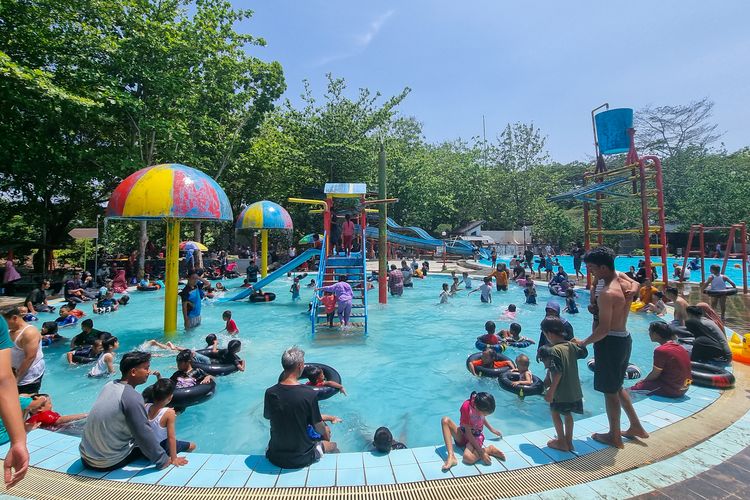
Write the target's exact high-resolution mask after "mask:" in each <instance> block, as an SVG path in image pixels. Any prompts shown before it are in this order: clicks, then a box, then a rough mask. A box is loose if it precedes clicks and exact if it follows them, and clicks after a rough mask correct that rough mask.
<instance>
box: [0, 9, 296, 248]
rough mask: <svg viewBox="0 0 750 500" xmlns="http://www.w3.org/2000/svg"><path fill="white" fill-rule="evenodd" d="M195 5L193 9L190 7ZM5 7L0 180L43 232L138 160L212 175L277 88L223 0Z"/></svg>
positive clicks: (84, 207)
mask: <svg viewBox="0 0 750 500" xmlns="http://www.w3.org/2000/svg"><path fill="white" fill-rule="evenodd" d="M188 6H190V7H191V8H192V11H191V12H188V10H187V7H188ZM1 9H2V10H0V47H3V48H4V53H2V54H0V72H1V73H2V75H3V76H4V77H7V78H4V85H0V163H1V164H2V167H0V189H2V190H3V191H4V192H6V193H8V195H9V196H8V197H7V198H6V200H7V201H5V203H6V204H8V205H10V206H11V207H12V208H13V209H14V210H16V211H17V212H18V213H21V214H23V216H24V217H25V218H26V219H27V221H28V223H29V224H31V225H33V226H34V227H37V228H43V229H46V239H47V240H48V241H50V242H52V243H59V242H63V241H66V240H67V232H68V230H69V229H70V227H69V226H70V223H71V220H72V219H78V220H80V221H82V222H85V221H87V220H88V221H91V220H93V218H94V217H95V214H96V213H98V212H100V211H101V208H100V205H101V204H102V203H103V202H105V201H106V200H107V198H108V196H109V193H110V192H111V191H112V189H113V188H114V187H115V186H116V185H117V182H119V180H120V179H121V178H123V177H125V176H126V175H128V174H130V173H131V172H133V171H134V170H136V169H137V168H141V167H144V166H147V165H149V164H153V163H158V162H180V163H186V164H189V165H191V166H194V167H197V168H201V169H203V170H206V171H207V172H208V173H210V174H211V175H219V174H220V173H221V169H222V168H225V167H226V166H227V165H228V164H230V163H232V162H234V161H236V159H237V158H238V157H239V155H241V154H242V150H243V148H244V149H247V148H248V147H249V138H250V137H252V136H253V135H254V134H255V133H256V132H257V129H258V127H259V126H260V123H261V122H262V119H263V117H264V116H265V114H266V113H267V112H268V111H269V110H270V109H271V108H272V103H273V102H274V101H275V100H276V99H277V98H278V97H279V96H280V95H281V93H282V92H283V90H284V81H283V76H282V72H281V67H280V65H279V64H278V63H265V62H262V61H260V60H259V59H257V58H255V57H253V56H251V55H250V54H249V53H248V52H247V51H246V49H249V47H252V46H253V45H262V44H263V43H265V42H264V41H263V40H262V39H255V38H253V37H251V36H249V35H245V34H240V33H237V32H236V31H235V30H234V28H233V25H234V24H235V23H236V22H238V21H240V20H243V19H246V18H247V17H249V16H250V15H251V12H250V11H245V10H235V9H233V8H232V7H231V5H230V3H229V2H227V1H225V0H196V1H195V2H187V1H183V0H164V1H156V0H117V1H114V2H103V1H100V0H98V1H93V2H92V1H85V2H84V1H82V0H61V1H57V2H50V1H45V0H21V1H18V2H3V3H2V4H1Z"/></svg>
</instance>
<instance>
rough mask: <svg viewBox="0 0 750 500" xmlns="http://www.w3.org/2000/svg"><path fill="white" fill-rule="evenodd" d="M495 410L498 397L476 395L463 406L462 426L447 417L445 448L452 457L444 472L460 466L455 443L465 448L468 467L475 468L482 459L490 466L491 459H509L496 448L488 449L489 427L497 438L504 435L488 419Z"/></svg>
mask: <svg viewBox="0 0 750 500" xmlns="http://www.w3.org/2000/svg"><path fill="white" fill-rule="evenodd" d="M494 411H495V398H494V396H492V394H489V393H487V392H479V393H477V392H472V393H471V396H469V399H467V400H466V401H464V403H463V404H462V405H461V410H460V413H461V418H460V420H459V424H460V425H458V426H457V425H456V424H455V422H453V420H451V419H450V418H448V417H443V419H442V420H441V425H442V427H443V439H444V440H445V449H446V451H447V452H448V458H446V460H445V463H444V464H443V470H444V471H446V470H448V469H450V468H451V467H453V466H454V465H456V464H458V461H457V460H456V455H455V454H454V452H453V441H455V442H456V446H458V447H459V448H464V455H463V462H464V463H465V464H467V465H472V464H474V463H476V462H478V461H479V460H481V461H483V462H484V463H485V464H487V465H489V464H490V463H491V459H490V457H495V458H497V459H499V460H505V454H504V453H503V452H502V451H500V450H499V449H497V448H496V447H495V446H494V445H489V446H487V447H486V448H485V447H484V432H483V430H484V428H485V427H487V429H489V431H490V432H492V433H493V434H495V435H496V436H502V433H501V432H500V431H499V430H497V429H495V428H494V427H492V425H490V423H489V422H488V421H487V418H486V417H487V415H491V414H492V413H494Z"/></svg>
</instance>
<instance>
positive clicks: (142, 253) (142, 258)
mask: <svg viewBox="0 0 750 500" xmlns="http://www.w3.org/2000/svg"><path fill="white" fill-rule="evenodd" d="M147 242H148V222H147V221H145V220H142V221H141V239H140V246H139V252H138V270H137V271H136V273H135V274H136V276H137V277H138V281H140V280H142V279H143V275H144V274H145V268H146V243H147Z"/></svg>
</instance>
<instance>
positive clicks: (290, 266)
mask: <svg viewBox="0 0 750 500" xmlns="http://www.w3.org/2000/svg"><path fill="white" fill-rule="evenodd" d="M319 254H320V249H318V248H308V249H307V250H305V251H304V252H302V253H301V254H299V255H298V256H297V257H295V258H293V259H292V260H290V261H289V262H287V263H286V264H284V265H283V266H281V267H280V268H278V269H276V270H275V271H273V272H272V273H269V274H268V275H267V276H266V277H265V278H262V279H261V280H260V281H258V282H257V283H253V288H244V289H243V290H242V291H241V292H239V293H238V294H236V295H234V296H232V297H225V298H223V299H220V300H219V302H228V301H230V300H242V299H245V298H247V297H249V296H250V295H252V294H253V292H255V291H256V290H259V289H261V288H263V287H264V286H266V285H268V284H269V283H271V282H273V281H276V280H277V279H279V278H281V277H282V276H285V275H286V274H287V273H290V272H292V271H294V270H295V269H297V268H298V267H299V266H301V265H302V264H303V263H304V262H307V261H308V260H310V259H312V258H313V257H315V256H317V255H319Z"/></svg>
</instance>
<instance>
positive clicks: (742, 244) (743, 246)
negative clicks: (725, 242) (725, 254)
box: [740, 222, 747, 293]
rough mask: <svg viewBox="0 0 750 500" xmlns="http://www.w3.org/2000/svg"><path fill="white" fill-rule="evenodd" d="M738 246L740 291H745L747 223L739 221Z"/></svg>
mask: <svg viewBox="0 0 750 500" xmlns="http://www.w3.org/2000/svg"><path fill="white" fill-rule="evenodd" d="M740 238H742V241H741V242H740V248H741V249H742V293H747V224H745V223H744V222H740Z"/></svg>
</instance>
